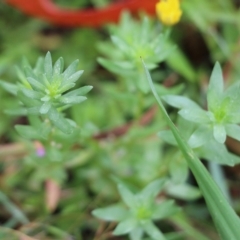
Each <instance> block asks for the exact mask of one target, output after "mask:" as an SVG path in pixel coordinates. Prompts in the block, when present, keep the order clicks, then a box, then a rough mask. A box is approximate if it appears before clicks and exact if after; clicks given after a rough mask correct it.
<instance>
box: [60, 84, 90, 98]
mask: <svg viewBox="0 0 240 240" xmlns="http://www.w3.org/2000/svg"><path fill="white" fill-rule="evenodd" d="M92 88H93V87H92V86H84V87H81V88H78V89H75V90H73V91H71V92H68V93H66V94H65V95H64V96H65V97H72V96H82V95H85V94H87V93H88V92H90V91H91V90H92Z"/></svg>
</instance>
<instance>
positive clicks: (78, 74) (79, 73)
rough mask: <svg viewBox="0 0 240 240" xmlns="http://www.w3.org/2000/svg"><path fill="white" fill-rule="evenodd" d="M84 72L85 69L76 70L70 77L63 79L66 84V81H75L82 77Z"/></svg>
mask: <svg viewBox="0 0 240 240" xmlns="http://www.w3.org/2000/svg"><path fill="white" fill-rule="evenodd" d="M82 74H83V70H80V71H77V72H75V73H74V74H72V75H71V76H70V77H69V78H65V79H64V80H63V84H65V83H75V82H76V81H77V80H78V79H79V78H80V77H81V75H82Z"/></svg>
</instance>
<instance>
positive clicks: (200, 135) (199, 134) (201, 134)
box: [188, 125, 213, 148]
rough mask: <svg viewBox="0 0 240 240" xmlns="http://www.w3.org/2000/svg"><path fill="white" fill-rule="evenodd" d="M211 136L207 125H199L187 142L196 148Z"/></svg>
mask: <svg viewBox="0 0 240 240" xmlns="http://www.w3.org/2000/svg"><path fill="white" fill-rule="evenodd" d="M212 138H213V137H212V130H211V129H210V128H209V127H208V126H204V125H200V126H199V127H198V128H197V129H196V130H195V131H194V132H193V134H192V135H191V137H190V138H189V139H188V144H189V146H190V147H191V148H197V147H200V146H202V145H204V144H205V143H206V142H208V141H209V140H211V139H212Z"/></svg>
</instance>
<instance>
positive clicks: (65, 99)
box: [58, 96, 87, 104]
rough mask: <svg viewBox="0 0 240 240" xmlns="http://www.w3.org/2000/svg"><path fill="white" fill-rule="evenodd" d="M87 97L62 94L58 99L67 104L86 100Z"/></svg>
mask: <svg viewBox="0 0 240 240" xmlns="http://www.w3.org/2000/svg"><path fill="white" fill-rule="evenodd" d="M86 99H87V98H86V97H84V96H72V97H65V96H61V97H60V98H59V99H58V100H59V101H60V102H62V103H65V104H77V103H81V102H83V101H85V100H86Z"/></svg>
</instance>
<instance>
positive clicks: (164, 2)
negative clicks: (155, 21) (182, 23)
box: [156, 0, 182, 25]
mask: <svg viewBox="0 0 240 240" xmlns="http://www.w3.org/2000/svg"><path fill="white" fill-rule="evenodd" d="M156 12H157V15H158V17H159V19H160V20H161V22H162V23H163V24H165V25H174V24H176V23H178V22H179V20H180V18H181V15H182V11H181V9H180V3H179V0H161V1H160V2H159V3H157V4H156Z"/></svg>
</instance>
